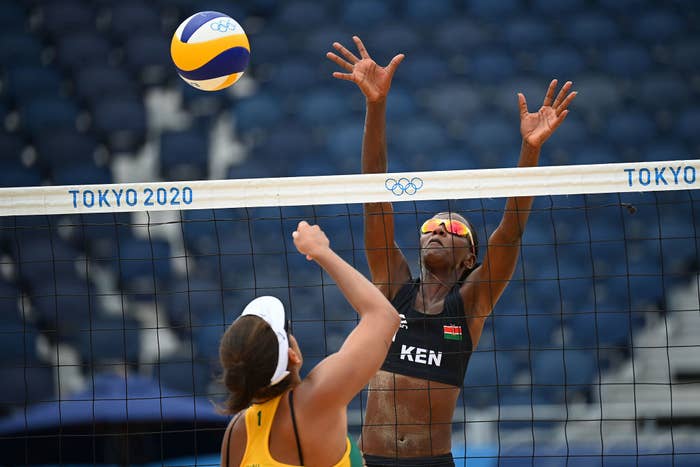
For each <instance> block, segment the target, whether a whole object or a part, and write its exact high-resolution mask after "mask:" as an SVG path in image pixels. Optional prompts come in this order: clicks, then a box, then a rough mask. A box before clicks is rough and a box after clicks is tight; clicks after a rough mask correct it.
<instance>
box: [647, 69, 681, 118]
mask: <svg viewBox="0 0 700 467" xmlns="http://www.w3.org/2000/svg"><path fill="white" fill-rule="evenodd" d="M635 94H636V95H637V96H638V97H639V101H640V102H641V103H642V104H643V105H644V106H645V107H647V108H649V109H653V110H657V109H667V110H675V109H677V108H679V107H681V106H684V105H685V104H686V103H688V102H691V101H692V97H691V90H690V89H689V88H688V85H687V84H686V80H684V79H683V78H682V76H681V75H680V74H678V73H669V72H661V73H648V74H647V75H646V76H643V77H641V82H640V84H639V92H637V93H635Z"/></svg>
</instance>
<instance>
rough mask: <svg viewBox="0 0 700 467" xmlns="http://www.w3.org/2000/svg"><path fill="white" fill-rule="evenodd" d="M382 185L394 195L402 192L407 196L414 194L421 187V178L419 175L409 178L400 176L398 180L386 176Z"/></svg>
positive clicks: (399, 194)
mask: <svg viewBox="0 0 700 467" xmlns="http://www.w3.org/2000/svg"><path fill="white" fill-rule="evenodd" d="M384 187H385V188H386V189H387V190H389V191H391V192H392V193H394V194H395V195H396V196H401V195H403V194H404V193H405V194H407V195H409V196H410V195H415V194H416V192H417V191H418V190H420V189H421V188H423V179H422V178H419V177H413V178H412V179H410V180H409V179H408V178H406V177H401V178H399V179H398V180H396V179H395V178H387V179H386V181H385V182H384Z"/></svg>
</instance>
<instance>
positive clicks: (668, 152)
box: [643, 140, 691, 177]
mask: <svg viewBox="0 0 700 467" xmlns="http://www.w3.org/2000/svg"><path fill="white" fill-rule="evenodd" d="M690 154H691V152H690V151H689V150H688V149H687V148H686V147H685V146H684V145H683V144H682V143H681V142H679V141H676V140H655V141H653V142H652V143H651V144H650V145H649V146H646V147H645V148H644V157H643V160H645V161H650V162H651V161H677V160H683V159H687V158H688V157H689V155H690ZM671 176H672V177H673V175H671Z"/></svg>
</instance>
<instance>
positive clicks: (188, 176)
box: [160, 128, 209, 180]
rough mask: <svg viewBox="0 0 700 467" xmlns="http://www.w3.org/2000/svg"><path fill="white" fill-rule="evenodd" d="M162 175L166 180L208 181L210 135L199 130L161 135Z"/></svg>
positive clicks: (170, 132)
mask: <svg viewBox="0 0 700 467" xmlns="http://www.w3.org/2000/svg"><path fill="white" fill-rule="evenodd" d="M160 173H161V176H162V177H163V178H164V179H165V180H203V179H206V178H207V176H208V175H209V135H208V134H207V133H205V132H203V131H201V130H199V129H197V128H191V129H189V130H182V131H165V132H163V133H161V137H160Z"/></svg>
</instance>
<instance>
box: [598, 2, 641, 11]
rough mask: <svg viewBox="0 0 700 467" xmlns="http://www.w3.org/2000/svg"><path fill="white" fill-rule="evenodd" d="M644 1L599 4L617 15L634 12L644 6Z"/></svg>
mask: <svg viewBox="0 0 700 467" xmlns="http://www.w3.org/2000/svg"><path fill="white" fill-rule="evenodd" d="M645 3H646V0H600V4H601V5H602V6H603V7H604V8H605V9H608V10H612V11H615V12H617V13H626V12H628V11H634V10H636V9H637V8H639V7H642V6H644V4H645Z"/></svg>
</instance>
